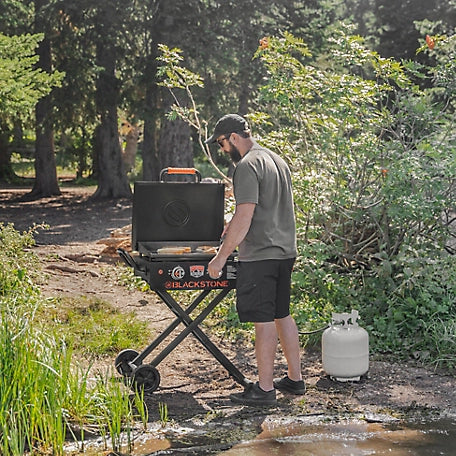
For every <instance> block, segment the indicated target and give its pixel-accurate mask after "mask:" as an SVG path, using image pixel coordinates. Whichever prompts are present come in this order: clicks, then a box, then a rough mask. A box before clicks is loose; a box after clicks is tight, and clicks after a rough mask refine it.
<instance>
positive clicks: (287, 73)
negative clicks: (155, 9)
mask: <svg viewBox="0 0 456 456" xmlns="http://www.w3.org/2000/svg"><path fill="white" fill-rule="evenodd" d="M328 32H329V33H328V39H327V42H326V43H324V44H322V46H321V47H320V48H319V49H315V50H311V49H310V47H309V46H308V45H307V44H306V43H305V42H304V41H303V40H302V39H300V38H298V37H295V36H293V35H291V34H290V33H286V32H285V33H283V35H282V36H281V37H266V38H263V39H262V40H261V42H260V47H259V49H258V50H257V52H256V54H255V57H256V58H258V59H260V60H261V61H262V63H263V65H264V69H265V78H264V81H265V82H264V85H263V86H262V87H261V88H260V93H259V98H258V100H257V107H258V109H257V111H256V112H252V113H250V114H249V117H250V119H251V121H252V123H253V124H255V128H256V130H259V131H260V134H261V139H260V141H261V142H262V143H263V144H265V145H266V146H268V147H270V148H272V149H274V150H277V151H280V152H281V153H282V155H283V156H284V158H285V159H286V160H287V161H288V163H289V165H290V168H291V170H292V175H293V180H294V191H295V195H294V196H295V208H296V219H297V226H298V233H297V234H298V247H299V258H298V261H297V264H296V268H295V271H294V275H293V279H294V280H293V283H294V285H293V290H292V291H293V312H294V315H295V317H296V320H297V322H298V326H299V327H300V329H301V330H302V331H306V332H307V331H312V330H314V329H316V328H321V327H322V326H325V324H326V323H327V322H328V321H329V319H330V316H331V312H333V311H348V310H350V309H351V308H352V307H355V308H358V309H359V310H360V313H361V316H362V318H363V323H364V324H365V325H366V326H367V327H368V328H369V330H370V332H371V334H372V348H373V349H374V350H379V351H387V352H391V353H395V354H396V355H398V356H404V357H407V356H412V355H413V356H414V357H416V358H419V359H420V360H422V361H424V362H427V363H435V364H444V365H446V366H447V367H454V364H455V358H454V355H453V354H452V353H454V350H453V348H454V338H453V339H452V337H451V334H452V333H451V331H452V328H453V325H454V324H453V321H454V317H455V314H456V310H455V308H454V306H451V305H450V304H449V298H448V297H449V296H451V295H452V293H453V291H452V290H453V288H454V286H455V283H456V277H455V276H454V275H453V274H449V271H452V270H453V269H454V266H455V264H454V263H455V260H454V257H453V256H452V254H453V253H455V249H454V246H453V245H452V243H451V240H452V237H453V234H454V230H453V222H452V220H453V212H452V209H453V201H454V189H455V183H456V179H455V178H456V166H455V165H456V161H455V159H454V157H455V156H456V154H455V152H456V151H455V145H456V143H455V139H454V134H453V133H452V132H453V126H454V121H455V119H454V115H455V114H454V112H455V109H454V108H455V106H454V89H455V84H456V72H455V71H454V61H455V59H454V55H455V54H454V52H455V45H454V43H455V38H454V37H449V38H446V37H438V36H434V38H433V39H434V43H435V44H436V45H437V46H438V49H437V48H435V51H437V52H438V55H436V56H435V59H436V62H437V63H436V65H435V66H434V67H429V68H428V67H425V66H424V65H423V64H418V63H416V62H403V63H400V62H398V61H395V60H394V59H391V58H383V57H381V56H380V55H379V54H378V53H376V52H374V51H371V50H369V49H368V48H367V47H366V46H365V44H364V41H363V39H362V38H361V37H360V36H354V35H352V34H351V28H350V27H348V26H346V25H344V24H339V25H337V26H333V27H330V28H329V29H328ZM322 49H323V50H324V53H321V54H318V51H319V50H322ZM432 49H433V48H432ZM432 49H431V48H428V49H426V48H425V47H424V46H423V47H422V48H421V49H420V50H419V51H420V52H423V51H426V52H431V51H432ZM312 51H313V52H314V53H315V55H313V54H312ZM180 62H181V60H179V61H175V62H174V63H173V65H178V66H179V65H180ZM174 71H176V74H184V73H182V72H181V71H177V68H174ZM416 82H420V83H423V82H425V84H422V85H423V86H424V87H426V86H428V88H425V89H423V88H421V87H420V86H419V85H418V84H417V83H416ZM174 87H177V85H176V84H174ZM195 112H196V111H195ZM180 115H181V116H182V117H183V118H185V115H186V114H185V113H182V112H181V113H180ZM187 121H189V119H187ZM417 252H418V253H417ZM418 258H426V259H427V260H426V261H428V262H429V263H427V262H426V261H425V262H424V263H423V262H420V261H419V260H418ZM411 264H414V265H415V266H416V267H417V268H418V269H417V270H416V271H415V272H414V274H415V275H416V277H420V286H419V287H417V286H414V288H413V289H412V290H408V288H407V286H409V285H410V280H409V279H410V277H409V276H408V272H407V271H409V269H410V268H409V266H410V265H411ZM430 264H433V265H434V266H433V267H430V266H429V265H430ZM435 265H438V268H439V269H438V270H439V271H440V273H442V271H446V272H445V277H444V278H443V277H441V276H439V275H436V274H435V270H436V267H435ZM440 273H439V274H440ZM440 280H445V282H444V283H443V284H440V285H439V283H440V282H439V281H440ZM405 289H407V290H408V292H407V293H406V294H404V293H403V290H405ZM400 290H402V291H401V292H399V291H400ZM232 313H233V307H232V306H231V307H230V306H224V307H223V311H222V313H221V314H220V316H221V318H220V320H221V321H224V322H225V325H226V327H236V326H238V324H237V322H236V320H235V319H233V318H231V315H232ZM438 330H441V331H443V333H444V334H446V335H447V337H446V341H447V343H446V344H442V343H440V342H439V341H438V340H437V339H436V338H435V337H436V336H437V334H438V333H437V331H438ZM308 342H309V343H316V342H317V339H316V337H311V338H310V339H309V340H308ZM446 346H448V347H449V348H448V350H446V349H445V347H446Z"/></svg>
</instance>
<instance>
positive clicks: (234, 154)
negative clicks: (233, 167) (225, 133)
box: [228, 142, 242, 164]
mask: <svg viewBox="0 0 456 456" xmlns="http://www.w3.org/2000/svg"><path fill="white" fill-rule="evenodd" d="M228 153H229V154H230V157H231V160H233V163H235V164H236V163H238V162H239V161H240V160H241V158H242V155H241V153H240V152H239V149H238V148H237V147H236V146H233V144H231V142H230V150H229V151H228Z"/></svg>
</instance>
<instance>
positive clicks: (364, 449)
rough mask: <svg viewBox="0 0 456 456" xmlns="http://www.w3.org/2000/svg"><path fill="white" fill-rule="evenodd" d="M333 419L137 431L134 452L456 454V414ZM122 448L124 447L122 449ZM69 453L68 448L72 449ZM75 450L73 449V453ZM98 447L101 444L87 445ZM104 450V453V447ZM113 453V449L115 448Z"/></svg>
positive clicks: (176, 455) (147, 455)
mask: <svg viewBox="0 0 456 456" xmlns="http://www.w3.org/2000/svg"><path fill="white" fill-rule="evenodd" d="M382 417H383V418H380V421H381V422H367V421H366V419H359V420H357V419H350V420H349V419H347V420H341V421H337V420H336V421H334V418H329V417H321V416H320V417H310V416H307V417H305V416H299V417H266V418H264V417H263V419H261V420H259V421H258V420H255V419H251V420H246V419H243V420H239V421H237V422H230V421H229V420H220V421H218V422H212V423H205V424H204V426H201V427H199V426H196V427H192V428H173V426H170V427H168V428H167V429H161V430H160V431H159V432H157V431H158V429H155V431H153V430H152V429H151V431H152V432H151V433H149V432H146V433H144V434H142V435H137V436H136V438H135V439H134V445H133V448H132V450H131V452H127V453H128V454H130V455H131V456H161V455H166V456H182V455H197V456H209V455H210V456H271V455H281V456H370V455H375V456H382V455H388V456H406V455H407V456H437V455H439V456H454V455H455V454H456V418H455V417H451V418H446V419H440V420H436V421H427V422H412V423H407V424H404V423H402V422H400V421H398V420H394V419H390V418H391V417H388V416H386V415H385V416H382ZM122 453H123V452H122ZM68 454H70V453H68ZM71 454H73V453H71ZM84 454H86V455H90V456H95V455H99V454H101V453H100V446H99V445H98V446H97V445H96V446H95V448H92V451H91V450H90V449H89V448H86V452H84ZM103 454H106V452H105V451H104V452H103ZM111 454H112V453H111Z"/></svg>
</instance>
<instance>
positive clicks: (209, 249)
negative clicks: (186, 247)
mask: <svg viewBox="0 0 456 456" xmlns="http://www.w3.org/2000/svg"><path fill="white" fill-rule="evenodd" d="M196 251H197V252H199V253H212V254H214V255H215V254H216V253H217V247H216V246H214V245H200V246H198V247H197V249H196Z"/></svg>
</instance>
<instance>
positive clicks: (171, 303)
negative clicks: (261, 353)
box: [151, 289, 252, 386]
mask: <svg viewBox="0 0 456 456" xmlns="http://www.w3.org/2000/svg"><path fill="white" fill-rule="evenodd" d="M229 291H230V289H223V290H221V291H220V292H219V293H218V294H217V295H216V296H215V297H214V298H213V299H212V300H211V301H210V302H209V303H208V305H207V306H206V307H205V308H204V309H203V310H202V311H201V313H200V314H199V315H198V316H197V317H196V318H195V319H194V320H193V319H192V318H191V317H190V316H189V315H188V313H186V312H185V311H184V309H182V307H181V306H180V305H179V304H178V303H177V301H176V300H175V299H174V298H173V297H172V296H171V295H170V294H169V293H168V292H167V291H160V290H155V292H156V293H157V294H158V295H159V296H160V298H161V299H162V300H163V302H165V304H166V305H167V306H168V307H169V309H170V310H171V311H172V312H173V313H174V314H175V315H176V316H177V317H178V319H180V321H182V322H183V323H184V324H185V326H186V328H185V329H184V330H183V331H182V332H181V333H180V334H179V335H178V336H176V338H175V339H174V340H173V341H171V342H170V343H169V345H168V346H167V347H165V349H163V351H162V352H161V353H160V354H159V355H157V356H156V357H155V358H154V359H153V360H152V362H151V364H152V365H153V366H157V365H158V364H159V363H160V362H161V361H163V359H164V358H166V356H168V355H169V354H170V353H171V351H172V350H174V348H176V347H177V345H179V343H180V342H182V341H183V340H184V339H185V337H187V336H188V335H189V334H190V333H192V334H193V335H194V336H195V337H196V338H197V339H198V340H199V341H200V342H201V343H202V344H203V345H204V347H205V348H206V349H207V350H208V351H209V352H210V353H211V354H212V355H213V356H214V357H215V359H216V360H217V361H218V362H219V363H220V364H221V365H222V366H223V367H224V368H225V369H226V370H227V371H228V373H229V374H230V375H231V376H232V377H233V378H234V379H235V380H236V381H237V382H238V383H240V384H241V385H243V386H247V385H249V384H250V383H252V382H251V380H249V379H248V378H246V377H245V376H244V375H243V374H242V373H241V372H240V371H239V370H238V369H237V367H236V366H235V365H234V364H233V363H232V362H231V361H230V360H229V359H228V358H227V357H226V356H225V355H224V354H223V353H222V352H221V351H220V350H219V349H218V347H217V346H216V345H215V344H214V343H213V342H212V341H211V340H210V339H209V338H208V337H207V336H206V334H205V333H204V332H203V331H202V330H201V329H200V328H199V327H198V325H199V324H200V323H201V322H202V321H203V320H204V319H205V318H206V317H207V316H208V315H209V314H210V313H211V312H212V310H214V308H215V307H216V306H217V305H218V304H219V303H220V302H221V301H222V299H223V298H224V297H225V296H226V295H227V294H228V293H229ZM201 295H204V296H203V297H201ZM207 295H208V293H207V291H206V290H204V291H203V292H202V293H201V294H200V295H199V296H198V298H200V297H201V299H200V300H199V301H200V302H201V300H202V299H203V298H204V297H206V296H207ZM198 298H197V299H198ZM191 307H192V306H191Z"/></svg>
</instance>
